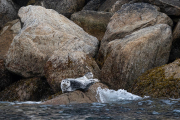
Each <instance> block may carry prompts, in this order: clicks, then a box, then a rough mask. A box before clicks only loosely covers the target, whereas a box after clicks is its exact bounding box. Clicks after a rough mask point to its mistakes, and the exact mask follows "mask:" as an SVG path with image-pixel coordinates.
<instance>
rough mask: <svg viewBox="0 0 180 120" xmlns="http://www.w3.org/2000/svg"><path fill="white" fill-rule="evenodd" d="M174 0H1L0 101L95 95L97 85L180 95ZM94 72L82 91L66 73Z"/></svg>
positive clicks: (78, 99)
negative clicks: (70, 86)
mask: <svg viewBox="0 0 180 120" xmlns="http://www.w3.org/2000/svg"><path fill="white" fill-rule="evenodd" d="M179 18H180V1H179V0H171V1H169V0H25V1H23V0H0V101H40V100H43V101H45V102H44V103H43V104H56V105H57V104H70V103H92V102H98V100H97V96H96V90H97V88H98V87H101V88H110V89H114V90H118V89H125V90H127V91H128V92H132V93H133V94H136V95H140V96H144V95H148V96H151V97H153V98H159V97H168V98H179V97H180V92H179V89H180V44H179V43H180V42H179V41H180V35H179V34H180V21H179ZM87 72H92V73H93V74H94V78H97V79H99V80H100V81H101V82H100V83H95V84H93V85H92V86H90V88H89V89H88V91H86V92H82V91H79V90H77V91H74V92H71V93H65V94H62V92H61V89H60V83H61V81H62V80H63V79H65V78H78V77H82V76H83V75H84V74H86V73H87Z"/></svg>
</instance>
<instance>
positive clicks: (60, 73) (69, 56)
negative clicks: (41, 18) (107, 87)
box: [45, 50, 100, 92]
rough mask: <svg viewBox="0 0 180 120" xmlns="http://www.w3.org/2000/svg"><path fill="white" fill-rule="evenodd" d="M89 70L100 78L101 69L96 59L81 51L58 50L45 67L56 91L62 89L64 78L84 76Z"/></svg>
mask: <svg viewBox="0 0 180 120" xmlns="http://www.w3.org/2000/svg"><path fill="white" fill-rule="evenodd" d="M87 72H92V73H93V74H94V77H95V78H99V74H100V69H99V67H98V65H97V64H96V62H95V60H94V59H93V58H91V57H90V56H87V55H86V54H85V53H83V52H79V51H76V52H69V51H68V50H67V51H56V52H54V54H53V55H52V57H51V58H50V59H49V60H48V61H47V63H46V67H45V74H46V78H47V81H48V83H49V85H50V86H51V87H52V88H53V90H54V91H55V92H58V91H61V89H60V83H61V81H62V80H63V79H66V78H78V77H82V76H84V74H86V73H87Z"/></svg>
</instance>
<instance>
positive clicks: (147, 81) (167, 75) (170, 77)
mask: <svg viewBox="0 0 180 120" xmlns="http://www.w3.org/2000/svg"><path fill="white" fill-rule="evenodd" d="M179 89H180V59H177V60H176V61H174V62H173V63H170V64H167V65H163V66H161V67H157V68H154V69H151V70H149V71H147V72H146V73H144V74H142V75H141V76H140V77H139V78H138V79H137V80H136V84H134V86H133V90H132V92H133V93H134V94H138V95H141V96H144V95H148V96H151V97H154V98H159V97H167V98H179V97H180V91H179Z"/></svg>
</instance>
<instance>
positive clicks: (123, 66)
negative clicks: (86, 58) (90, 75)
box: [101, 24, 172, 90]
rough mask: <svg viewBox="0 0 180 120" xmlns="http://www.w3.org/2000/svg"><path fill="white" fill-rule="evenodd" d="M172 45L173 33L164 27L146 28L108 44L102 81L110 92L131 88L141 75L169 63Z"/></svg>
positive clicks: (166, 26)
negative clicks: (108, 87) (110, 89)
mask: <svg viewBox="0 0 180 120" xmlns="http://www.w3.org/2000/svg"><path fill="white" fill-rule="evenodd" d="M171 44H172V31H171V27H170V26H168V25H166V24H158V25H155V26H151V27H146V28H144V29H141V30H139V31H136V32H134V33H132V34H130V35H128V36H126V37H124V38H123V39H116V40H114V41H111V42H109V44H108V50H107V51H108V53H109V54H108V57H107V59H106V61H105V63H104V65H103V67H102V70H101V71H102V72H101V81H102V82H104V83H107V84H108V85H110V88H112V89H116V90H117V89H126V90H129V89H131V88H132V85H133V83H134V80H135V79H137V78H138V77H139V76H140V75H141V74H142V73H144V72H146V71H147V70H149V69H152V68H154V67H157V66H161V65H164V64H166V63H167V62H168V59H169V53H170V50H171Z"/></svg>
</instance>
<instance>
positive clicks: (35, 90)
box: [0, 78, 53, 101]
mask: <svg viewBox="0 0 180 120" xmlns="http://www.w3.org/2000/svg"><path fill="white" fill-rule="evenodd" d="M52 93H53V92H52V90H51V88H50V87H49V85H48V84H47V82H46V81H45V80H43V79H40V78H30V79H26V80H25V79H23V80H20V81H18V82H16V83H14V84H12V85H10V86H9V87H7V88H6V89H5V90H3V91H1V92H0V101H40V100H41V99H43V97H48V96H49V95H51V94H52Z"/></svg>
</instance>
